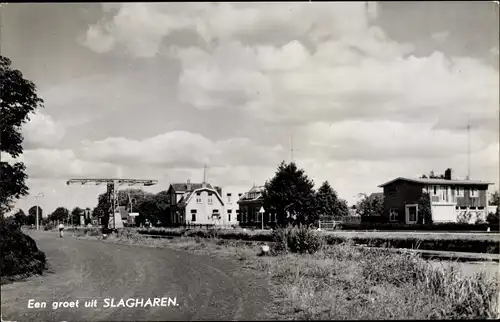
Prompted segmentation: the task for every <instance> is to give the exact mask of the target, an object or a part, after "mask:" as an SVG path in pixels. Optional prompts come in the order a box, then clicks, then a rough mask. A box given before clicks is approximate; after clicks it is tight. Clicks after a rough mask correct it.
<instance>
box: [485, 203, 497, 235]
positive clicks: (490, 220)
mask: <svg viewBox="0 0 500 322" xmlns="http://www.w3.org/2000/svg"><path fill="white" fill-rule="evenodd" d="M499 209H500V207H499ZM486 222H487V225H488V226H490V228H491V230H498V228H499V227H498V226H499V224H500V215H499V213H498V210H497V212H495V213H493V212H490V213H489V214H488V216H487V217H486Z"/></svg>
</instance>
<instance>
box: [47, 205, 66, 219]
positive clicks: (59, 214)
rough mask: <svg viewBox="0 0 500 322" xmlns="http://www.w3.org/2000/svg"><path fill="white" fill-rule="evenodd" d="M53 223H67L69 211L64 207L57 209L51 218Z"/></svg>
mask: <svg viewBox="0 0 500 322" xmlns="http://www.w3.org/2000/svg"><path fill="white" fill-rule="evenodd" d="M49 218H50V220H51V221H63V222H64V221H67V220H68V219H69V210H68V209H67V208H64V207H57V208H56V210H54V212H53V213H52V214H50V216H49Z"/></svg>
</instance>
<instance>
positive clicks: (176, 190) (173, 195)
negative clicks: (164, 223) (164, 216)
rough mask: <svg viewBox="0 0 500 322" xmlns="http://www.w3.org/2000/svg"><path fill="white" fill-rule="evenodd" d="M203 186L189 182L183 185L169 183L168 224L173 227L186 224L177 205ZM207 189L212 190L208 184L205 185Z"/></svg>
mask: <svg viewBox="0 0 500 322" xmlns="http://www.w3.org/2000/svg"><path fill="white" fill-rule="evenodd" d="M202 186H203V184H202V183H191V182H190V180H187V182H183V183H171V184H170V186H169V187H168V190H167V195H168V201H169V202H168V204H169V211H168V215H169V218H170V223H171V224H172V225H174V226H176V225H181V224H182V223H185V222H186V218H185V216H183V214H182V212H181V211H180V209H179V207H178V204H179V202H180V201H181V199H182V197H183V196H184V195H185V194H186V193H188V192H192V191H193V190H196V189H199V188H201V187H202ZM206 187H207V188H210V189H212V186H211V185H210V184H206Z"/></svg>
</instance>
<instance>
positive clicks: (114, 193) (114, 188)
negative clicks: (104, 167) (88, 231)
mask: <svg viewBox="0 0 500 322" xmlns="http://www.w3.org/2000/svg"><path fill="white" fill-rule="evenodd" d="M88 183H92V184H95V185H100V184H103V183H104V184H106V186H107V195H108V196H109V203H110V205H111V207H110V209H109V219H110V220H112V225H113V227H112V228H113V229H115V228H116V221H115V218H114V217H115V210H116V208H117V205H118V188H119V187H120V186H123V185H128V186H134V185H141V186H154V185H155V184H158V181H157V180H148V179H123V178H101V179H98V178H80V179H69V180H68V181H66V184H67V185H68V186H69V185H73V184H80V185H85V184H88ZM108 222H109V220H108ZM107 225H108V223H105V224H104V226H107ZM103 228H107V227H103ZM109 228H111V227H109Z"/></svg>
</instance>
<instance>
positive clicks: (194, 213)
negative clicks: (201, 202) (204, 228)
mask: <svg viewBox="0 0 500 322" xmlns="http://www.w3.org/2000/svg"><path fill="white" fill-rule="evenodd" d="M191 221H196V209H191Z"/></svg>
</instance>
